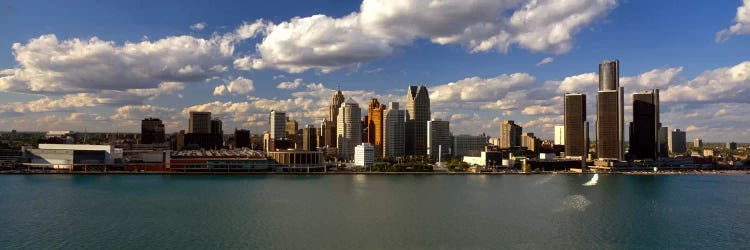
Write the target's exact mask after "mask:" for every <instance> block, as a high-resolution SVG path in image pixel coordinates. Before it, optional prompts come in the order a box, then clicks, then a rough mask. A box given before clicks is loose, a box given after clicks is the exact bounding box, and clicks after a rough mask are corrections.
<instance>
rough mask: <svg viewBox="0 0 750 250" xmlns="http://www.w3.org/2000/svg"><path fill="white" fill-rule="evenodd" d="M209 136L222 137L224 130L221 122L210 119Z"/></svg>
mask: <svg viewBox="0 0 750 250" xmlns="http://www.w3.org/2000/svg"><path fill="white" fill-rule="evenodd" d="M211 134H215V135H223V134H224V128H223V125H222V123H221V120H219V119H212V120H211Z"/></svg>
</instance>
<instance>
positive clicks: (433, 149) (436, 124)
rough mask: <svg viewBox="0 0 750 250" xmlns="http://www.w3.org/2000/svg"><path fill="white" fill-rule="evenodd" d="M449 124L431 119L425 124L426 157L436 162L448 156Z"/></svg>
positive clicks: (449, 142)
mask: <svg viewBox="0 0 750 250" xmlns="http://www.w3.org/2000/svg"><path fill="white" fill-rule="evenodd" d="M450 147H451V131H450V122H449V121H441V120H438V119H433V120H431V121H428V122H427V155H428V156H430V157H431V158H432V159H433V160H435V161H438V160H441V159H443V158H444V157H445V156H447V155H450V154H451V152H450Z"/></svg>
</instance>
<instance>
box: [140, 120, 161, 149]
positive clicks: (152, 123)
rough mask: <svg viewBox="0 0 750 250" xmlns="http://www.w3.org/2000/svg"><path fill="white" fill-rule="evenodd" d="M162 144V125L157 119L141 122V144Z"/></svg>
mask: <svg viewBox="0 0 750 250" xmlns="http://www.w3.org/2000/svg"><path fill="white" fill-rule="evenodd" d="M154 143H164V123H162V122H161V120H160V119H158V118H151V117H149V118H146V119H143V120H142V121H141V144H154Z"/></svg>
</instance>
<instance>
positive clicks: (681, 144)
mask: <svg viewBox="0 0 750 250" xmlns="http://www.w3.org/2000/svg"><path fill="white" fill-rule="evenodd" d="M685 144H687V141H686V140H685V131H680V129H675V130H674V131H672V132H670V133H669V152H672V153H673V154H682V153H685V151H687V145H685Z"/></svg>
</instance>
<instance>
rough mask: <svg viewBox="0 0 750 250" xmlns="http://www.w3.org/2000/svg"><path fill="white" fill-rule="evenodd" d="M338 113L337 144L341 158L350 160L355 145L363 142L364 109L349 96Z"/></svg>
mask: <svg viewBox="0 0 750 250" xmlns="http://www.w3.org/2000/svg"><path fill="white" fill-rule="evenodd" d="M338 114H339V116H338V118H336V120H337V121H338V124H336V130H337V132H336V140H337V142H336V145H338V152H339V158H340V159H342V160H345V161H350V160H353V157H354V147H356V146H357V145H359V144H360V143H362V110H361V109H360V108H359V104H357V102H355V101H354V100H353V99H351V98H349V100H347V101H346V102H344V103H343V104H342V105H341V108H339V112H338Z"/></svg>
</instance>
